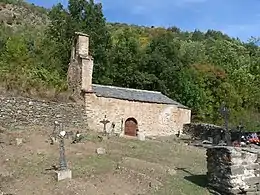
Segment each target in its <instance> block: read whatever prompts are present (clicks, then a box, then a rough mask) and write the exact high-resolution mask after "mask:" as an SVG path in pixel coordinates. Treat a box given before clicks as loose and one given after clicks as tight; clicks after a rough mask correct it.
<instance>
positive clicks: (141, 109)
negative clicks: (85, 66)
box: [85, 93, 191, 136]
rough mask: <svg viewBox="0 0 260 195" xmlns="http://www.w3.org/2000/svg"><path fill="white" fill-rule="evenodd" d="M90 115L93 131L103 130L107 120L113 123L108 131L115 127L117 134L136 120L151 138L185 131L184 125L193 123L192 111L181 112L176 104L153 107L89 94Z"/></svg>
mask: <svg viewBox="0 0 260 195" xmlns="http://www.w3.org/2000/svg"><path fill="white" fill-rule="evenodd" d="M85 102H86V113H87V116H88V124H89V127H90V128H91V129H97V130H99V131H102V130H103V128H104V126H103V124H102V123H100V121H101V120H103V119H104V118H105V115H106V119H107V120H109V121H110V123H108V124H107V129H108V130H109V128H110V129H111V128H112V127H111V126H112V123H114V124H115V127H114V131H115V132H121V131H123V130H124V123H125V121H126V120H127V119H128V118H131V117H133V118H135V119H136V120H137V122H138V129H139V131H140V132H144V133H145V134H146V135H147V136H165V135H171V134H174V133H177V132H178V131H179V130H180V131H182V128H183V124H185V123H189V122H190V115H191V111H190V110H187V109H180V108H178V107H177V106H175V105H164V104H151V103H143V102H134V101H127V100H120V99H115V98H104V97H97V96H96V95H95V94H90V93H86V94H85Z"/></svg>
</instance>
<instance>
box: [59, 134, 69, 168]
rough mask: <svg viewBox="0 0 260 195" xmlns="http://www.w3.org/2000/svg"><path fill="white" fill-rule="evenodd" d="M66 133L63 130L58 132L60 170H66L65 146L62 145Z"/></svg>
mask: <svg viewBox="0 0 260 195" xmlns="http://www.w3.org/2000/svg"><path fill="white" fill-rule="evenodd" d="M65 135H66V132H65V131H61V132H60V134H59V138H60V170H62V171H64V170H67V168H68V167H67V161H66V158H65V146H64V137H65Z"/></svg>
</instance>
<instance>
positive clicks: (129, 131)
mask: <svg viewBox="0 0 260 195" xmlns="http://www.w3.org/2000/svg"><path fill="white" fill-rule="evenodd" d="M137 131H138V122H137V120H136V119H135V118H133V117H130V118H128V119H126V121H125V135H128V136H137Z"/></svg>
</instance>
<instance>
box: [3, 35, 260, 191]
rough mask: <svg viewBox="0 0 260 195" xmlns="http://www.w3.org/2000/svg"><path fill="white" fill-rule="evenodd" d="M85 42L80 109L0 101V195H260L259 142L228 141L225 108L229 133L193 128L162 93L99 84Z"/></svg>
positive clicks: (78, 71)
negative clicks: (93, 74) (95, 79)
mask: <svg viewBox="0 0 260 195" xmlns="http://www.w3.org/2000/svg"><path fill="white" fill-rule="evenodd" d="M88 42H89V40H88V35H85V34H82V33H75V42H73V46H72V52H71V62H70V64H69V70H68V83H69V87H70V89H71V92H72V94H71V98H74V100H75V102H74V103H71V102H70V103H67V102H50V101H46V100H38V99H31V98H26V97H20V96H10V95H8V94H0V106H1V113H0V114H1V115H0V146H1V147H0V195H7V194H9V195H16V194H19V195H20V194H26V195H31V194H34V195H38V194H39V195H40V194H41V195H42V194H46V195H48V194H53V195H61V194H62V195H71V194H91V195H92V194H93V195H95V194H96V195H122V194H127V195H137V194H138V195H144V194H147V195H166V194H174V195H175V194H176V195H178V194H187V195H190V194H194V195H195V194H201V195H207V194H221V195H222V194H223V195H225V194H226V195H229V194H231V195H236V194H244V195H250V194H260V186H259V184H260V182H259V181H260V161H259V159H260V148H259V146H258V145H259V143H260V141H259V138H258V136H259V135H258V134H257V133H255V132H245V131H244V129H243V125H242V124H241V123H240V124H238V126H237V127H235V129H234V130H233V131H230V127H229V114H230V113H229V109H228V107H227V106H226V105H225V103H224V102H223V104H222V106H221V108H220V115H221V116H222V117H223V121H224V125H223V127H222V126H216V125H213V124H200V123H199V124H195V123H191V110H190V109H189V108H187V107H186V106H184V105H181V104H180V103H178V102H176V101H174V100H172V99H170V98H168V97H167V96H164V95H163V94H162V93H160V92H157V91H146V90H138V89H129V88H120V87H114V86H104V85H97V84H92V72H93V58H92V57H91V56H89V54H88V48H89V43H88ZM82 100H83V101H82ZM137 108H138V110H136V109H137Z"/></svg>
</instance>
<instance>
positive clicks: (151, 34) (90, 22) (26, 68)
mask: <svg viewBox="0 0 260 195" xmlns="http://www.w3.org/2000/svg"><path fill="white" fill-rule="evenodd" d="M0 2H1V4H0V16H1V17H0V18H1V24H0V52H1V58H0V82H1V85H2V87H4V88H5V89H7V90H9V91H18V92H19V93H23V94H27V95H30V96H31V95H35V94H36V95H37V96H44V97H46V96H47V97H49V98H50V97H56V96H57V95H58V94H60V93H61V92H66V90H67V85H66V73H67V67H68V63H69V57H70V46H71V38H72V36H73V33H74V32H75V31H82V32H85V33H87V34H89V35H90V37H91V42H90V45H91V53H92V55H93V57H94V59H95V69H94V75H93V79H94V82H95V83H102V84H109V85H115V86H122V87H131V88H140V89H147V90H158V91H161V92H163V93H164V94H166V95H168V96H170V97H171V98H173V99H175V100H176V101H179V102H181V103H182V104H184V105H187V106H189V107H190V108H192V111H193V120H194V121H203V122H212V123H215V124H222V123H223V121H222V120H221V117H220V113H219V108H220V106H221V104H222V102H225V103H226V104H227V106H228V107H229V109H230V110H231V112H230V121H229V122H230V123H231V125H232V126H236V125H238V124H239V123H242V124H244V125H245V126H246V127H247V129H250V130H257V129H259V128H260V126H259V122H258V121H259V116H260V114H259V110H260V102H259V98H260V90H259V87H258V86H259V85H260V68H259V67H260V48H259V47H258V46H257V45H256V44H255V43H254V42H250V43H243V42H241V41H240V40H239V39H235V38H231V37H229V36H228V35H225V34H223V33H221V32H219V31H215V30H211V29H209V30H208V31H207V32H205V33H204V32H201V31H199V30H196V31H194V32H184V31H182V30H181V29H179V28H177V27H172V28H168V29H164V28H154V27H151V28H148V27H140V26H134V25H127V24H118V23H117V24H111V23H108V22H106V19H105V17H104V15H103V12H102V6H100V4H96V3H94V1H88V2H87V1H77V2H76V1H75V2H74V1H69V2H70V4H69V5H70V6H69V8H68V9H67V8H64V7H63V6H62V5H61V4H57V5H56V6H54V7H53V8H52V9H51V10H46V9H44V8H39V7H37V6H34V5H30V4H28V3H25V2H23V1H14V0H13V1H11V0H10V1H3V0H1V1H0ZM83 4H84V5H83ZM82 13H84V14H82Z"/></svg>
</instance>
